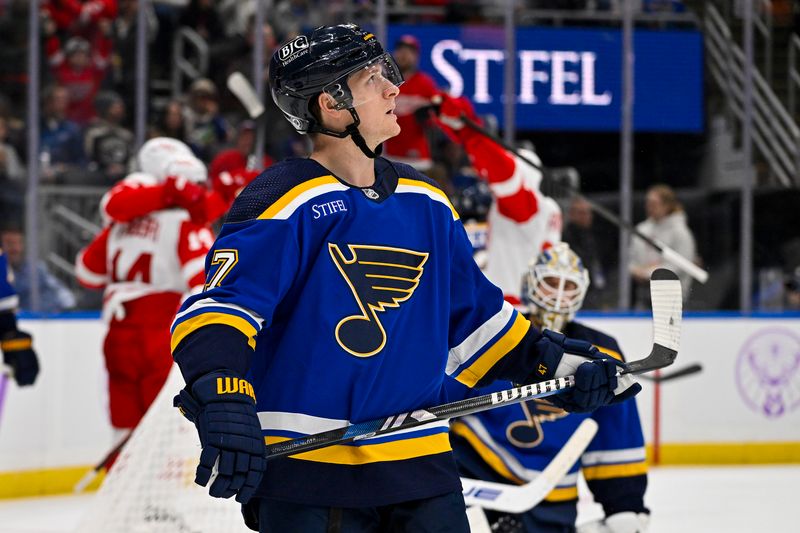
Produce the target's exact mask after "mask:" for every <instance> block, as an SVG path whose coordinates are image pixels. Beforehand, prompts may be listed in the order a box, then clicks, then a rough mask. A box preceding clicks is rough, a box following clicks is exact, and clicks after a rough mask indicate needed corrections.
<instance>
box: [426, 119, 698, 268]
mask: <svg viewBox="0 0 800 533" xmlns="http://www.w3.org/2000/svg"><path fill="white" fill-rule="evenodd" d="M433 107H436V106H435V105H434V106H433ZM461 120H462V122H464V124H465V125H466V126H467V127H469V128H470V129H472V130H474V131H476V132H477V133H480V134H481V135H483V136H484V137H486V138H488V139H490V140H492V141H494V142H495V143H497V144H498V145H500V146H501V147H503V148H505V149H506V150H508V151H509V152H511V153H512V154H514V155H515V156H517V157H519V158H520V159H522V160H523V161H525V162H526V163H527V164H529V165H530V166H532V167H533V168H535V169H537V170H539V171H543V170H544V169H543V168H542V166H541V165H539V164H537V163H536V162H535V161H532V160H531V159H530V158H529V157H526V156H525V155H524V154H523V153H521V152H520V151H519V150H517V149H516V148H514V147H513V146H511V145H510V144H508V143H507V142H505V141H504V140H503V139H501V138H499V137H498V136H497V135H494V134H493V133H491V132H490V131H488V130H486V128H484V127H482V126H481V125H480V124H478V123H476V122H475V121H473V120H471V119H470V118H469V117H468V116H467V115H466V114H463V113H462V114H461ZM564 186H565V187H566V189H567V190H568V191H569V192H570V194H578V191H577V190H575V188H574V187H572V186H571V185H569V184H566V183H565V184H564ZM584 199H585V200H586V202H587V203H588V204H589V205H590V206H591V207H592V210H594V211H595V212H597V214H598V215H600V216H601V217H603V218H605V219H606V220H608V221H609V222H611V223H612V224H614V225H616V226H617V227H620V228H624V229H625V230H627V231H628V232H630V233H632V234H634V235H636V236H637V237H638V238H640V239H642V240H643V241H644V242H646V243H647V244H648V245H650V246H652V247H653V248H655V249H656V250H657V251H658V252H659V253H660V254H661V257H663V258H664V260H665V261H669V262H670V263H673V264H674V265H675V266H677V267H678V268H680V269H681V270H683V271H684V272H686V273H687V274H689V275H690V276H692V277H693V278H694V279H696V280H697V281H699V282H700V283H705V282H706V281H708V272H707V271H705V270H703V269H702V268H700V267H699V266H697V265H695V264H694V263H692V261H691V260H689V259H687V258H686V257H683V256H682V255H681V254H679V253H678V252H676V251H675V250H673V249H672V248H670V247H669V246H667V245H666V244H664V243H662V242H659V241H657V240H655V239H653V238H652V237H649V236H647V235H645V234H644V233H642V232H641V231H639V230H638V229H636V226H634V225H633V224H631V223H630V222H627V221H625V220H622V219H621V218H619V217H618V216H617V215H615V214H614V213H612V212H611V211H610V210H608V209H606V208H605V207H603V206H602V205H600V204H598V203H597V202H594V201H592V200H591V199H589V198H586V197H584Z"/></svg>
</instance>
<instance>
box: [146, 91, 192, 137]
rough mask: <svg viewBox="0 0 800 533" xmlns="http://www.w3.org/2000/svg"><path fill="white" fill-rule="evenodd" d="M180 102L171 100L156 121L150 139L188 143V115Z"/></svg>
mask: <svg viewBox="0 0 800 533" xmlns="http://www.w3.org/2000/svg"><path fill="white" fill-rule="evenodd" d="M184 108H185V106H184V105H183V102H181V101H180V100H170V101H169V103H168V104H167V106H166V107H165V108H164V111H162V112H161V114H160V115H159V117H158V119H157V120H156V124H155V127H154V128H153V131H152V132H151V135H150V137H151V138H152V137H171V138H173V139H178V140H179V141H181V142H186V137H187V135H186V118H185V117H186V113H185V111H184Z"/></svg>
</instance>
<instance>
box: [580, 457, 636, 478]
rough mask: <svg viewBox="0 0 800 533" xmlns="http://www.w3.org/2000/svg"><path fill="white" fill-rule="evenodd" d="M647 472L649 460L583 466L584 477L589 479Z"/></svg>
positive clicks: (629, 475) (628, 475) (627, 475)
mask: <svg viewBox="0 0 800 533" xmlns="http://www.w3.org/2000/svg"><path fill="white" fill-rule="evenodd" d="M646 473H647V462H646V461H642V462H640V463H627V464H624V465H597V466H585V467H583V477H585V478H586V479H587V481H588V480H595V479H610V478H615V477H631V476H640V475H642V474H646Z"/></svg>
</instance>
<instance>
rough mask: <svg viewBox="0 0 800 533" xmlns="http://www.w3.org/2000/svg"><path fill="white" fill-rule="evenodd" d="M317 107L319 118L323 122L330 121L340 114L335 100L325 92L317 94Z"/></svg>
mask: <svg viewBox="0 0 800 533" xmlns="http://www.w3.org/2000/svg"><path fill="white" fill-rule="evenodd" d="M317 108H318V109H319V114H320V117H319V118H320V119H321V120H322V121H323V123H328V124H329V123H330V122H331V120H335V119H336V118H337V117H339V116H340V114H341V110H339V109H336V100H334V99H333V97H332V96H331V95H329V94H327V93H324V92H323V93H320V94H318V95H317Z"/></svg>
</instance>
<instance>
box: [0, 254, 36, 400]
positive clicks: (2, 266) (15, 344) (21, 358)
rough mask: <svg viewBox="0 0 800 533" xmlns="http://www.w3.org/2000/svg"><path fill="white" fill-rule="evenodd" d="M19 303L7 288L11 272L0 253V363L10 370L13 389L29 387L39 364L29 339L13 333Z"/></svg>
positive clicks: (12, 290)
mask: <svg viewBox="0 0 800 533" xmlns="http://www.w3.org/2000/svg"><path fill="white" fill-rule="evenodd" d="M17 305H19V299H18V298H17V293H16V291H14V287H13V286H12V285H11V269H10V268H9V267H8V262H7V261H6V256H5V255H4V254H3V250H0V350H2V351H3V363H5V364H6V365H7V366H8V367H10V369H11V372H12V374H13V376H14V380H15V381H16V382H17V385H19V386H21V387H24V386H27V385H33V382H34V381H36V376H38V375H39V361H38V359H37V358H36V353H35V352H34V351H33V344H32V342H31V336H30V335H29V334H27V333H25V332H24V331H20V330H18V329H17V316H16V314H15V312H16V309H17Z"/></svg>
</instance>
